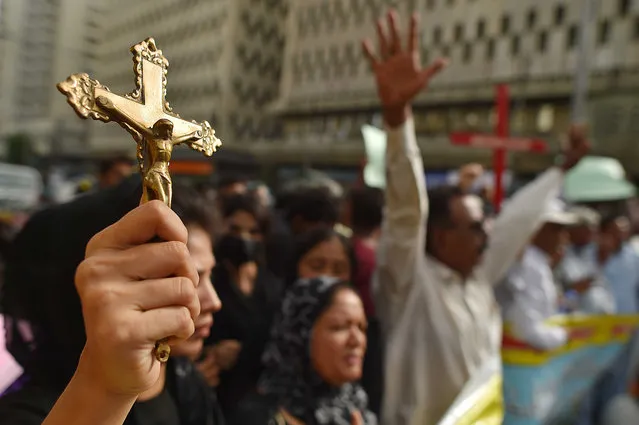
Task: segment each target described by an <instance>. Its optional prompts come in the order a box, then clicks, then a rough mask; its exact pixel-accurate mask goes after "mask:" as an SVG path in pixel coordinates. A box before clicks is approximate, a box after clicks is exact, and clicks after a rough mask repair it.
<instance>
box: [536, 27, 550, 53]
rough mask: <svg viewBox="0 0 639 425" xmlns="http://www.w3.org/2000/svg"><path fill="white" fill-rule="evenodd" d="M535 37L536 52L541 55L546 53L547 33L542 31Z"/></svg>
mask: <svg viewBox="0 0 639 425" xmlns="http://www.w3.org/2000/svg"><path fill="white" fill-rule="evenodd" d="M537 37H538V38H537V51H539V53H543V52H545V51H546V47H547V46H548V33H547V32H546V31H542V32H540V33H539V35H538V36H537Z"/></svg>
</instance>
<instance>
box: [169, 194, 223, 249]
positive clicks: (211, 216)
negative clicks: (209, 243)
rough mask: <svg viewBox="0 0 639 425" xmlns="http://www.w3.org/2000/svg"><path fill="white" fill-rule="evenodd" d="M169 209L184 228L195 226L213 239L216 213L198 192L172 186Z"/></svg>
mask: <svg viewBox="0 0 639 425" xmlns="http://www.w3.org/2000/svg"><path fill="white" fill-rule="evenodd" d="M171 209H173V211H175V213H176V214H177V215H178V217H180V219H181V220H182V223H184V225H185V226H189V225H196V226H199V227H201V228H202V229H204V230H205V231H206V232H207V233H208V234H210V235H211V237H213V235H215V234H216V233H217V232H218V230H219V226H218V223H219V221H218V220H217V211H216V209H215V207H214V206H213V205H209V204H208V203H207V202H205V201H204V199H203V198H202V196H200V195H199V193H198V191H197V190H196V189H194V188H192V187H189V186H185V185H174V192H173V200H172V202H171Z"/></svg>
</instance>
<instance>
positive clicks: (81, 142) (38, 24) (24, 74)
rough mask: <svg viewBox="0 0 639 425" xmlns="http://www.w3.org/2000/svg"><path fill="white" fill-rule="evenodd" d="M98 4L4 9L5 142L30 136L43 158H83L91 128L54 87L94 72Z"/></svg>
mask: <svg viewBox="0 0 639 425" xmlns="http://www.w3.org/2000/svg"><path fill="white" fill-rule="evenodd" d="M97 5H99V2H98V1H90V0H56V1H50V0H19V1H15V0H5V1H3V2H2V3H1V4H0V137H1V138H3V139H6V138H7V137H10V136H11V135H13V134H18V133H22V134H26V135H28V136H29V137H30V139H31V140H32V142H33V145H34V146H33V147H34V149H35V151H36V152H37V153H39V154H42V155H50V154H69V153H82V152H84V151H85V149H86V143H85V142H86V126H85V125H84V124H83V123H82V122H81V121H80V120H78V119H77V117H76V116H75V114H74V113H73V111H72V110H71V109H70V108H69V107H68V106H67V105H66V102H64V99H63V98H62V97H61V96H60V95H58V94H57V90H56V88H55V84H56V83H57V82H58V81H61V80H63V79H65V78H66V77H67V76H68V75H69V74H70V73H73V72H80V71H90V70H91V63H92V56H91V52H92V49H93V48H94V44H95V39H94V38H93V37H91V34H92V33H93V32H94V27H95V25H96V23H95V21H94V20H93V18H94V17H95V16H97V15H98V14H99V7H97Z"/></svg>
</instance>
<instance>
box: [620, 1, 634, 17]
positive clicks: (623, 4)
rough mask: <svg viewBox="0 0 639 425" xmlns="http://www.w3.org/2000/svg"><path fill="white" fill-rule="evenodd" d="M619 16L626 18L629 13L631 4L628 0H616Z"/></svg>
mask: <svg viewBox="0 0 639 425" xmlns="http://www.w3.org/2000/svg"><path fill="white" fill-rule="evenodd" d="M618 6H619V7H618V9H619V16H626V15H628V13H629V12H630V7H631V6H632V2H631V1H630V0H618Z"/></svg>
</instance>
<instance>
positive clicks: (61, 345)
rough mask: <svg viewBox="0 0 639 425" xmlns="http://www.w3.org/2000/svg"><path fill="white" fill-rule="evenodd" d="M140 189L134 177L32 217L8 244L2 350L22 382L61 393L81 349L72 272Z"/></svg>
mask: <svg viewBox="0 0 639 425" xmlns="http://www.w3.org/2000/svg"><path fill="white" fill-rule="evenodd" d="M140 183H141V181H140V176H139V175H137V174H135V175H133V176H131V177H129V178H127V179H125V180H124V181H123V182H122V183H121V184H119V185H117V186H114V187H113V188H110V189H107V190H103V191H99V192H96V193H92V194H88V195H86V196H82V197H79V198H77V199H75V200H73V201H71V202H69V203H65V204H61V205H56V206H53V207H51V208H48V209H45V210H42V211H39V212H38V213H36V214H34V215H33V216H32V217H31V219H30V220H29V222H28V223H27V224H26V225H25V226H24V228H23V229H22V230H21V231H20V233H19V234H18V235H17V237H16V238H15V239H14V241H13V243H12V246H11V250H10V252H9V258H8V260H7V264H6V270H5V274H4V276H5V279H4V284H3V287H2V288H0V289H2V291H1V292H2V293H1V294H0V295H1V297H0V301H1V304H2V310H3V314H5V318H6V319H7V320H5V327H6V328H7V337H8V338H7V340H6V346H7V349H8V350H9V352H10V353H11V354H13V355H14V357H15V358H16V360H17V361H18V362H19V363H20V364H21V365H22V367H23V368H24V370H25V375H26V376H28V377H29V378H30V379H32V380H39V381H40V382H42V383H43V384H48V385H53V386H54V387H59V388H60V389H63V388H64V387H65V386H66V385H67V383H68V381H69V380H70V379H71V377H72V376H73V374H74V372H75V369H76V366H77V364H78V360H79V358H80V354H81V353H82V349H83V347H84V344H85V342H86V335H85V333H84V322H83V320H82V307H81V305H80V299H79V297H78V293H77V291H76V289H75V285H74V276H75V272H76V268H77V267H78V265H79V264H80V263H81V262H82V260H83V259H84V256H85V248H86V245H87V242H88V241H89V239H91V237H93V235H95V234H96V233H98V232H99V231H101V230H102V229H104V228H105V227H107V226H109V225H111V224H113V223H115V222H116V221H118V220H119V219H120V218H122V217H123V216H124V215H125V214H127V213H128V212H129V211H131V210H132V209H134V208H135V207H136V206H137V205H138V204H139V202H140V196H141V194H142V190H141V184H140ZM18 320H24V321H26V322H28V324H29V325H30V327H31V330H32V332H33V340H29V339H28V338H27V339H25V338H26V337H25V336H24V335H22V334H21V333H20V332H19V328H18V327H17V323H16V321H18ZM52 365H55V367H52Z"/></svg>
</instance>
